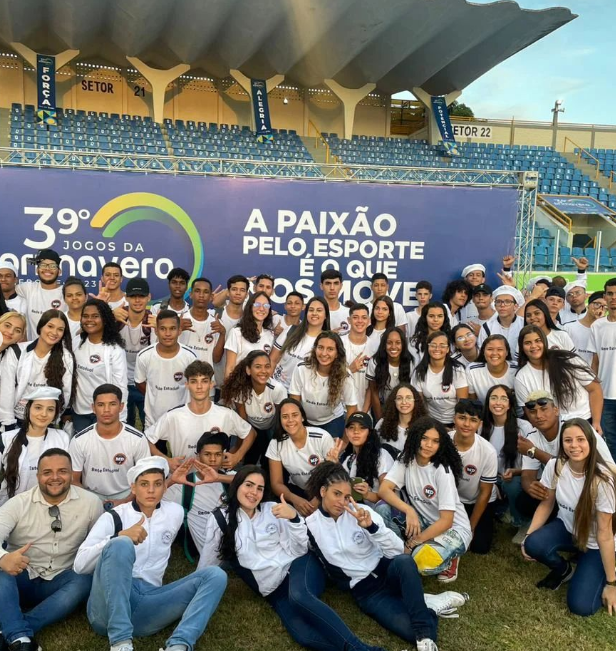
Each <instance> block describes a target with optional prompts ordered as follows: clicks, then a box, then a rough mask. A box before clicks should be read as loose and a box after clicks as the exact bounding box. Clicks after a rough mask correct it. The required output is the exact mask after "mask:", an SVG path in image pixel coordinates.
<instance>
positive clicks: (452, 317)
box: [444, 303, 460, 330]
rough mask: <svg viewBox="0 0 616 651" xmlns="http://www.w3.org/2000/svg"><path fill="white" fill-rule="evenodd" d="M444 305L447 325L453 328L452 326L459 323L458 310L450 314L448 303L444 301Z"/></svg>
mask: <svg viewBox="0 0 616 651" xmlns="http://www.w3.org/2000/svg"><path fill="white" fill-rule="evenodd" d="M444 305H445V310H446V311H447V316H448V317H449V325H450V326H451V328H452V330H453V328H455V327H456V326H457V325H458V323H460V310H458V311H457V312H456V313H455V314H452V312H451V308H450V307H449V305H448V304H447V303H444Z"/></svg>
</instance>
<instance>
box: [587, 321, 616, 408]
mask: <svg viewBox="0 0 616 651" xmlns="http://www.w3.org/2000/svg"><path fill="white" fill-rule="evenodd" d="M588 352H589V353H593V354H596V355H597V357H598V358H599V372H598V373H597V375H598V376H599V380H601V388H602V389H603V397H604V398H607V399H608V400H616V321H608V320H607V317H606V316H604V317H602V318H601V319H597V320H596V321H595V322H594V323H593V324H592V325H591V326H590V339H589V340H588Z"/></svg>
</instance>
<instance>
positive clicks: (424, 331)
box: [410, 301, 451, 355]
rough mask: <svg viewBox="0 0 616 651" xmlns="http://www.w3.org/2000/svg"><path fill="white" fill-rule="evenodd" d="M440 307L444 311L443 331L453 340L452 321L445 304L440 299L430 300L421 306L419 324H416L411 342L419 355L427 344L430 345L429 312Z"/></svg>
mask: <svg viewBox="0 0 616 651" xmlns="http://www.w3.org/2000/svg"><path fill="white" fill-rule="evenodd" d="M436 308H438V309H440V310H442V312H443V325H442V326H441V330H440V331H441V332H444V333H445V334H446V335H447V339H448V340H449V341H451V323H450V322H449V315H448V314H447V310H446V309H445V305H444V304H443V303H441V302H440V301H430V302H429V303H426V304H425V305H424V306H423V307H422V308H421V315H420V316H419V319H418V320H417V325H416V326H415V334H414V335H413V336H412V337H411V339H410V344H411V346H413V347H414V348H415V350H416V351H417V354H418V355H423V354H424V352H425V351H426V346H427V345H428V335H429V334H430V329H429V328H428V318H427V317H428V312H429V311H430V310H431V309H436Z"/></svg>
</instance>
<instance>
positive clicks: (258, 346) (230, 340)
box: [225, 326, 274, 365]
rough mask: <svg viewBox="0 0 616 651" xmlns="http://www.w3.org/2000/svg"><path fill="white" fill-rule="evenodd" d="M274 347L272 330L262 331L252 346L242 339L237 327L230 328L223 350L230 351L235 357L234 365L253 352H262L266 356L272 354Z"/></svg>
mask: <svg viewBox="0 0 616 651" xmlns="http://www.w3.org/2000/svg"><path fill="white" fill-rule="evenodd" d="M273 346H274V332H273V331H272V330H265V329H264V330H263V331H262V332H261V335H260V336H259V339H258V341H257V342H256V343H255V344H253V343H251V342H250V341H248V340H247V339H244V337H243V336H242V332H241V330H240V329H239V327H238V326H235V327H234V328H231V332H229V334H228V336H227V340H226V341H225V350H230V351H231V352H233V353H235V354H236V355H237V358H236V360H235V364H236V365H237V364H239V363H240V362H241V361H242V360H243V359H244V358H245V357H246V355H248V353H250V352H252V351H253V350H264V351H265V352H266V353H267V354H268V355H269V354H270V353H271V352H272V348H273Z"/></svg>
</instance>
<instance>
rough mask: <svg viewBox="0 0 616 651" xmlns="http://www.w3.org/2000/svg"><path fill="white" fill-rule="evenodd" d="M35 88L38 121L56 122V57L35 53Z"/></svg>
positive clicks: (45, 122)
mask: <svg viewBox="0 0 616 651" xmlns="http://www.w3.org/2000/svg"><path fill="white" fill-rule="evenodd" d="M36 90H37V102H38V103H37V111H36V117H37V121H38V122H43V123H44V124H57V121H56V57H54V56H49V55H47V54H37V55H36Z"/></svg>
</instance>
